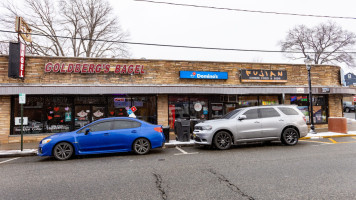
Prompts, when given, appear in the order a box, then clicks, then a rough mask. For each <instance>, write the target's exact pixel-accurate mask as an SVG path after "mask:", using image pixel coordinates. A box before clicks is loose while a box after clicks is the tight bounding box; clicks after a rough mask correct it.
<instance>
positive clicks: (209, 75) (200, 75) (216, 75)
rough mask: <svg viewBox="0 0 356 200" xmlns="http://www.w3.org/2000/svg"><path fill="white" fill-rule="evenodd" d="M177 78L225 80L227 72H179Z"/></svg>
mask: <svg viewBox="0 0 356 200" xmlns="http://www.w3.org/2000/svg"><path fill="white" fill-rule="evenodd" d="M179 78H189V79H218V80H226V79H227V78H228V74H227V72H208V71H179Z"/></svg>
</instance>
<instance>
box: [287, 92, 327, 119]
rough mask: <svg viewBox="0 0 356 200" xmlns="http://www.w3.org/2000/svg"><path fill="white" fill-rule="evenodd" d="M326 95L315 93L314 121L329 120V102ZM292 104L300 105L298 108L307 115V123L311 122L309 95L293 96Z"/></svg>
mask: <svg viewBox="0 0 356 200" xmlns="http://www.w3.org/2000/svg"><path fill="white" fill-rule="evenodd" d="M326 102H327V101H326V96H322V95H319V96H318V95H313V117H314V119H313V120H314V123H316V124H318V123H326V122H327V103H326ZM291 104H296V105H298V106H297V108H298V109H299V110H300V111H301V112H302V113H303V114H304V115H305V117H306V120H307V123H310V119H309V112H310V106H309V101H308V96H291Z"/></svg>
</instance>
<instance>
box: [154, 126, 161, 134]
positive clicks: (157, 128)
mask: <svg viewBox="0 0 356 200" xmlns="http://www.w3.org/2000/svg"><path fill="white" fill-rule="evenodd" d="M153 130H155V131H157V132H159V133H163V129H162V127H155V128H154V129H153Z"/></svg>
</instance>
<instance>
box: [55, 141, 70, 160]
mask: <svg viewBox="0 0 356 200" xmlns="http://www.w3.org/2000/svg"><path fill="white" fill-rule="evenodd" d="M53 153H54V157H55V158H56V159H57V160H67V159H69V158H70V157H71V156H72V154H73V147H72V145H70V144H69V143H66V142H62V143H59V144H57V145H56V146H55V147H54V150H53Z"/></svg>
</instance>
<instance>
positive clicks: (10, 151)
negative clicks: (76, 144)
mask: <svg viewBox="0 0 356 200" xmlns="http://www.w3.org/2000/svg"><path fill="white" fill-rule="evenodd" d="M352 136H356V131H349V132H348V134H345V133H334V132H320V133H317V134H310V133H309V134H308V135H307V136H305V137H303V138H300V139H301V140H308V139H319V138H331V137H352ZM38 144H39V142H29V143H24V144H23V151H21V150H20V149H21V144H20V143H10V144H0V158H6V157H23V156H35V155H37V148H38ZM176 146H178V147H181V146H194V140H190V141H189V142H179V141H176V140H170V141H169V143H166V144H165V148H174V147H176Z"/></svg>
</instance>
